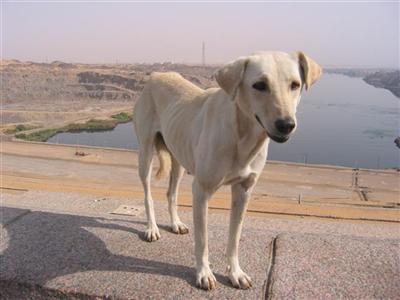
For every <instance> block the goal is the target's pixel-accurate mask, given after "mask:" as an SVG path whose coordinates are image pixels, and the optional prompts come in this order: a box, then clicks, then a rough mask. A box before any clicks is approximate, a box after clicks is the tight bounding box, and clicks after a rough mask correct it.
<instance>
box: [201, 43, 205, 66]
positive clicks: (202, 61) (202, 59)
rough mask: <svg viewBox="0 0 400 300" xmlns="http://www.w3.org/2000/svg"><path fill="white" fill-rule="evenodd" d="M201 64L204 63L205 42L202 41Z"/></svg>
mask: <svg viewBox="0 0 400 300" xmlns="http://www.w3.org/2000/svg"><path fill="white" fill-rule="evenodd" d="M201 50H202V51H201V52H202V53H201V64H202V65H203V67H204V66H205V65H206V43H205V42H204V41H203V43H202V47H201Z"/></svg>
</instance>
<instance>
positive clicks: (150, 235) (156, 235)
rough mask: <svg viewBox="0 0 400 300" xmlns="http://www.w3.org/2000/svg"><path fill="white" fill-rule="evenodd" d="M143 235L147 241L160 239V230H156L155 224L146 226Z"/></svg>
mask: <svg viewBox="0 0 400 300" xmlns="http://www.w3.org/2000/svg"><path fill="white" fill-rule="evenodd" d="M144 236H145V238H146V240H147V241H148V242H154V241H157V240H158V239H160V237H161V235H160V231H159V230H158V227H157V226H152V227H149V228H147V230H146V232H145V233H144Z"/></svg>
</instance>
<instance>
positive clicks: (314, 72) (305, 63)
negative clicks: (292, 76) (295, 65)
mask: <svg viewBox="0 0 400 300" xmlns="http://www.w3.org/2000/svg"><path fill="white" fill-rule="evenodd" d="M296 56H297V58H298V60H299V66H300V69H301V73H302V77H303V78H302V80H303V82H304V83H305V85H306V90H308V89H309V88H310V86H311V85H312V84H313V83H314V82H316V81H317V80H318V79H319V78H320V77H321V75H322V68H321V67H320V66H319V65H318V64H317V63H316V62H315V61H313V60H312V59H311V58H309V57H308V56H307V55H305V54H304V53H303V52H301V51H298V52H296Z"/></svg>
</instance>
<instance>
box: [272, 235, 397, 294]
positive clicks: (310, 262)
mask: <svg viewBox="0 0 400 300" xmlns="http://www.w3.org/2000/svg"><path fill="white" fill-rule="evenodd" d="M399 246H400V244H399V240H392V239H370V238H356V237H351V238H349V237H343V236H335V235H330V236H327V235H325V236H322V235H310V234H307V235H304V234H296V235H294V234H282V235H279V236H278V237H277V239H276V241H275V257H274V265H273V271H272V274H271V278H270V282H269V284H270V288H269V296H270V297H271V298H274V299H399V298H400V293H399V286H400V258H399V254H400V252H399V251H400V248H399Z"/></svg>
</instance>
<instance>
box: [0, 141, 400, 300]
mask: <svg viewBox="0 0 400 300" xmlns="http://www.w3.org/2000/svg"><path fill="white" fill-rule="evenodd" d="M4 144H5V145H4ZM4 144H3V145H2V149H1V153H2V164H1V167H2V168H1V191H2V193H1V211H0V219H1V228H0V229H1V237H0V252H1V256H0V299H60V298H64V299H99V298H100V299H103V298H106V299H288V298H289V299H291V298H293V299H294V298H295V299H338V298H341V299H399V298H400V297H399V295H400V293H399V288H398V287H399V286H400V248H399V246H400V245H399V241H400V227H399V175H398V173H397V172H396V171H368V170H361V171H357V172H359V174H357V175H354V172H356V171H354V170H351V169H346V168H329V167H324V166H317V167H315V166H314V167H305V166H301V165H293V164H287V165H282V164H268V165H267V166H266V169H265V171H264V173H263V175H262V177H261V180H260V182H259V184H258V187H257V189H256V192H255V195H254V199H253V200H252V204H251V205H250V210H251V211H250V213H248V214H247V216H246V219H245V224H244V230H243V235H242V238H241V243H240V262H241V265H242V268H243V269H244V271H246V272H247V273H248V274H249V275H250V276H251V277H252V279H253V283H254V286H253V287H252V288H251V289H250V290H245V291H243V290H237V289H235V288H233V287H231V285H230V283H229V280H228V277H227V276H226V275H227V273H226V264H225V258H224V252H225V248H226V243H227V231H228V222H229V211H228V208H229V193H228V190H227V189H223V190H222V191H221V192H219V193H218V194H217V195H216V197H215V199H213V200H212V202H211V203H210V205H211V207H212V208H213V209H211V210H210V215H209V226H208V228H209V244H210V262H211V264H212V269H213V271H214V273H215V275H216V278H217V281H218V287H217V289H216V290H214V291H212V292H206V291H202V290H199V289H197V288H196V287H195V269H194V253H193V252H194V251H193V227H192V212H191V201H190V200H191V199H190V177H189V176H185V179H184V181H183V183H182V189H181V190H182V192H181V197H180V200H179V201H180V203H181V204H182V205H181V206H180V208H179V209H180V215H181V219H182V220H183V221H184V222H185V223H186V224H187V225H188V226H189V230H190V231H189V234H188V235H176V234H173V233H172V232H171V231H170V228H169V217H168V212H167V205H166V201H165V186H166V184H165V182H155V184H154V185H155V187H154V191H155V193H154V197H155V198H156V200H157V201H155V208H156V217H157V221H158V224H159V226H160V231H161V239H160V240H159V241H157V242H154V243H148V242H146V241H144V240H143V233H144V230H145V228H146V226H145V220H146V218H145V213H144V209H143V200H142V193H141V187H140V186H139V185H138V180H137V175H136V156H135V154H134V153H133V152H129V151H125V152H124V151H112V150H104V149H94V148H84V151H85V152H87V153H89V155H88V156H85V157H83V158H80V157H76V156H74V155H73V154H74V151H75V149H73V148H71V147H64V146H46V145H37V144H28V143H27V144H25V146H24V147H21V145H15V144H13V143H9V142H7V143H4ZM7 144H8V145H7ZM13 147H14V150H15V149H17V150H15V151H14V150H13ZM24 151H25V152H24ZM91 160H92V161H91ZM96 160H97V161H96ZM354 180H356V181H358V182H355V183H354V182H353V181H354ZM363 193H364V194H365V195H363ZM265 194H267V195H265ZM296 194H301V199H300V201H299V199H298V198H296ZM365 197H366V198H365ZM299 202H300V203H299ZM363 219H364V220H363ZM365 219H366V220H365Z"/></svg>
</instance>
